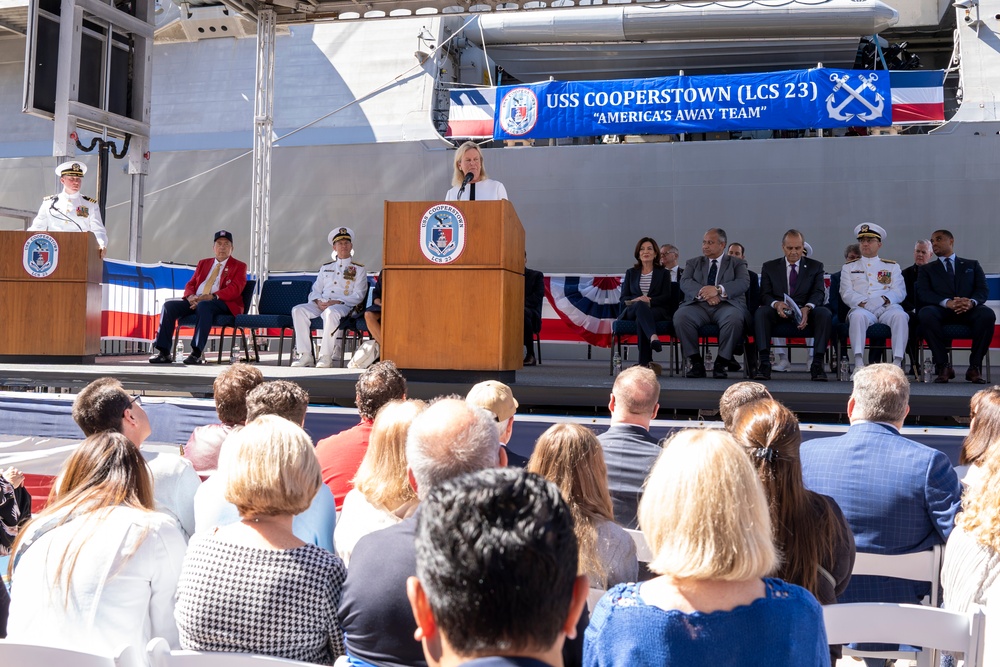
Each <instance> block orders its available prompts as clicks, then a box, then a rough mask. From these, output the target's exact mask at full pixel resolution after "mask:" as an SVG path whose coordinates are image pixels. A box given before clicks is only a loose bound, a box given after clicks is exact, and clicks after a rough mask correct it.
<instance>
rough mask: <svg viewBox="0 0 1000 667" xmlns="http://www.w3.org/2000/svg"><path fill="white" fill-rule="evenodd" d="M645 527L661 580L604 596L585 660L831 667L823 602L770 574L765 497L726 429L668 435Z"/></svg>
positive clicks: (642, 517)
mask: <svg viewBox="0 0 1000 667" xmlns="http://www.w3.org/2000/svg"><path fill="white" fill-rule="evenodd" d="M639 524H640V525H641V526H642V532H643V534H644V535H645V536H646V541H647V543H648V544H649V546H650V549H651V550H652V552H653V560H652V562H651V563H650V564H649V568H650V569H651V570H652V571H653V572H655V573H657V574H659V575H660V576H658V577H656V578H655V579H652V580H650V581H646V582H643V583H641V584H635V583H632V584H621V585H619V586H616V587H614V588H612V589H611V590H610V591H608V593H607V594H606V595H605V596H604V597H603V598H601V601H600V602H599V603H598V604H597V606H596V607H595V609H594V613H593V615H592V617H591V619H590V625H589V627H588V628H587V631H586V634H585V638H584V664H585V665H589V666H595V667H596V666H598V665H601V666H604V665H608V666H614V665H622V666H625V665H628V666H629V667H632V666H633V665H714V664H755V663H758V662H761V663H766V664H769V665H788V666H791V665H825V664H829V662H828V661H829V656H830V653H829V648H828V647H827V642H826V631H825V629H824V626H823V611H822V608H821V607H820V606H819V604H817V602H816V600H815V598H813V596H812V595H811V594H810V593H809V592H808V591H806V590H805V589H803V588H800V587H799V586H796V585H794V584H789V583H785V582H784V581H781V580H780V579H771V578H766V576H767V575H768V574H769V573H771V572H773V571H774V570H775V569H776V568H777V567H778V565H779V557H778V553H777V552H776V550H775V547H774V544H773V542H772V532H771V520H770V517H769V516H768V507H767V499H766V498H765V497H764V491H763V489H762V488H761V485H760V482H759V481H758V480H757V477H756V475H755V474H754V471H753V468H752V467H751V466H750V461H749V459H748V457H747V456H746V454H744V453H743V451H742V449H741V448H740V447H739V445H737V444H736V443H735V442H734V441H733V439H732V437H731V436H730V435H729V434H728V433H725V432H723V431H717V430H693V429H692V430H685V431H681V432H679V433H677V434H675V435H674V436H672V437H671V438H670V439H668V440H667V442H666V443H665V444H664V449H663V455H662V456H660V458H659V460H658V461H657V462H656V465H655V466H654V467H653V472H652V473H650V476H649V481H648V483H647V488H646V493H645V495H643V497H642V502H641V504H640V506H639ZM740 656H742V658H741V657H740Z"/></svg>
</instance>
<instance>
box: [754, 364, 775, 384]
mask: <svg viewBox="0 0 1000 667" xmlns="http://www.w3.org/2000/svg"><path fill="white" fill-rule="evenodd" d="M753 379H754V380H770V379H771V362H770V361H762V362H760V366H759V367H758V368H757V372H756V373H754V375H753Z"/></svg>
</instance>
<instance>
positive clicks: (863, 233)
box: [854, 222, 885, 241]
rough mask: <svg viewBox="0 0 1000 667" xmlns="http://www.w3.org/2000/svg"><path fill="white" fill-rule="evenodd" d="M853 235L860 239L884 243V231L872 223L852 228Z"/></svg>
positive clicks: (863, 223) (864, 223)
mask: <svg viewBox="0 0 1000 667" xmlns="http://www.w3.org/2000/svg"><path fill="white" fill-rule="evenodd" d="M854 235H855V236H857V237H858V240H859V241H860V240H861V239H878V240H879V241H885V230H884V229H882V228H881V227H879V226H878V225H876V224H875V223H874V222H862V223H861V224H860V225H858V226H857V227H855V228H854Z"/></svg>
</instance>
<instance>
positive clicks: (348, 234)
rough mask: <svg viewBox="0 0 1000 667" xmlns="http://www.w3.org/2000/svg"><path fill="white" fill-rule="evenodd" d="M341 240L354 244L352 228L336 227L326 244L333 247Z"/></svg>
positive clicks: (328, 236) (327, 238)
mask: <svg viewBox="0 0 1000 667" xmlns="http://www.w3.org/2000/svg"><path fill="white" fill-rule="evenodd" d="M340 239H347V240H348V241H350V242H351V243H354V230H353V229H351V228H350V227H336V228H334V230H333V231H332V232H330V233H329V234H328V235H327V237H326V242H327V243H329V244H330V245H333V244H334V243H336V242H337V241H339V240H340Z"/></svg>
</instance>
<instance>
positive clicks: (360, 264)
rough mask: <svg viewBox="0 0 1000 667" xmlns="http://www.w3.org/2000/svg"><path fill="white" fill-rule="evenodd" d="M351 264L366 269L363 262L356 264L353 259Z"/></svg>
mask: <svg viewBox="0 0 1000 667" xmlns="http://www.w3.org/2000/svg"><path fill="white" fill-rule="evenodd" d="M351 264H352V265H354V266H360V267H364V264H362V263H361V262H355V261H354V260H353V259H352V260H351Z"/></svg>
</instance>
